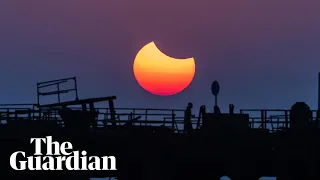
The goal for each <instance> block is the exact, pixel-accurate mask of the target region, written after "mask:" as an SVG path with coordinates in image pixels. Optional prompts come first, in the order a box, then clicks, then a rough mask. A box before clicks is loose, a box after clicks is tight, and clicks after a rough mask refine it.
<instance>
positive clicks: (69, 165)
mask: <svg viewBox="0 0 320 180" xmlns="http://www.w3.org/2000/svg"><path fill="white" fill-rule="evenodd" d="M33 142H34V144H35V153H34V155H33V156H28V157H26V153H25V152H23V151H17V152H15V153H13V154H12V155H11V156H10V166H11V167H12V168H13V169H14V170H52V171H54V170H117V169H116V158H115V157H114V156H103V157H98V156H90V157H87V156H86V155H87V152H86V151H82V152H81V153H80V152H79V151H72V149H73V147H72V144H71V143H70V142H63V143H61V145H60V143H59V142H57V141H54V142H52V137H51V136H47V137H46V138H31V139H30V144H32V143H33ZM42 143H43V144H46V146H47V152H46V154H45V155H43V153H42V152H41V144H42ZM53 149H54V151H53ZM80 154H81V155H80Z"/></svg>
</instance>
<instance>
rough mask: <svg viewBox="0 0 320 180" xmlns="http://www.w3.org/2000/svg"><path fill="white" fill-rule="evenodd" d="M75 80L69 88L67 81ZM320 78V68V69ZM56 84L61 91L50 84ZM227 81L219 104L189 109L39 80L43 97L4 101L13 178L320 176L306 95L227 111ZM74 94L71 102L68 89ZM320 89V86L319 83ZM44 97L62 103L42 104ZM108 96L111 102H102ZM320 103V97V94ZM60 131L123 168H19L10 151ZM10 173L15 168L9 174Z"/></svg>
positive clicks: (5, 154) (4, 151) (5, 146)
mask: <svg viewBox="0 0 320 180" xmlns="http://www.w3.org/2000/svg"><path fill="white" fill-rule="evenodd" d="M67 83H71V85H72V87H71V88H67V89H63V88H62V87H63V86H62V85H63V84H67ZM319 84H320V74H319ZM48 87H51V88H52V87H56V90H55V91H44V90H45V89H46V88H48ZM219 89H220V88H219V84H218V82H217V81H215V82H214V83H213V84H212V93H213V95H214V96H215V97H216V101H215V105H214V111H213V112H211V109H212V108H207V107H206V106H201V107H200V109H199V113H198V114H197V115H193V113H192V109H194V107H192V104H191V103H189V105H188V106H187V108H186V109H137V108H136V109H135V108H116V107H115V103H114V101H115V100H116V97H115V96H110V97H101V98H90V99H79V97H78V90H77V81H76V78H75V77H73V78H66V79H59V80H54V81H47V82H40V83H38V84H37V94H38V101H37V103H35V104H5V105H1V108H0V122H1V124H0V144H1V149H0V153H1V156H0V164H1V170H3V172H7V173H1V175H0V176H4V177H5V178H6V179H11V180H13V179H22V178H23V179H26V178H27V177H30V178H32V179H59V180H60V179H78V180H82V179H83V180H84V179H88V178H90V177H117V178H118V179H119V180H132V179H133V180H136V179H137V180H138V179H139V180H142V179H145V180H152V179H156V180H158V179H159V180H160V179H181V180H189V179H190V180H191V179H208V180H209V179H211V180H218V179H220V177H222V176H228V177H230V178H231V179H232V180H238V179H239V180H257V179H259V178H260V177H262V176H273V177H277V179H278V180H302V179H308V180H311V179H312V180H313V179H320V173H319V172H320V166H318V167H317V164H318V161H319V158H320V153H319V147H320V146H318V145H319V144H320V142H319V140H318V139H319V137H320V133H319V132H320V131H319V129H318V127H319V125H318V124H319V118H320V113H319V112H320V111H318V110H315V111H314V110H310V108H309V107H308V105H307V104H305V103H303V102H297V103H295V104H294V105H293V106H292V107H291V108H290V109H285V110H282V109H259V110H258V109H242V110H240V112H239V113H236V112H234V105H233V104H230V106H229V112H228V113H223V112H221V111H220V109H219V107H218V104H217V95H218V93H219ZM66 93H68V94H71V93H73V94H74V98H73V99H74V100H72V101H67V102H63V101H61V99H60V95H61V94H66ZM319 94H320V85H319ZM43 96H57V102H56V103H52V104H42V103H41V98H42V97H43ZM99 102H107V104H108V107H105V108H98V107H96V104H97V103H99ZM319 106H320V98H319ZM49 135H50V136H52V137H53V138H54V139H55V140H58V141H60V142H63V141H70V142H72V143H73V145H74V148H75V149H79V150H86V151H87V152H88V155H97V156H106V155H112V156H115V157H117V170H116V171H14V170H13V169H12V168H11V167H10V166H9V157H10V155H11V154H12V153H13V152H15V151H18V150H23V151H25V152H26V153H30V154H32V153H34V147H33V146H31V145H30V138H31V137H45V136H49ZM4 174H8V175H4Z"/></svg>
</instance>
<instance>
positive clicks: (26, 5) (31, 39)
mask: <svg viewBox="0 0 320 180" xmlns="http://www.w3.org/2000/svg"><path fill="white" fill-rule="evenodd" d="M319 17H320V1H319V0H290V1H288V0H260V1H257V0H242V1H239V0H216V1H213V0H158V1H155V0H153V1H151V0H108V1H106V0H90V1H89V0H54V1H44V0H28V1H16V0H1V2H0V82H1V87H0V98H1V102H2V103H27V102H35V101H36V96H35V93H36V91H35V90H36V89H35V88H36V86H35V85H36V82H37V81H41V80H51V79H56V78H64V77H69V76H77V77H78V81H79V88H80V97H94V96H108V95H117V96H118V101H117V102H116V105H117V106H120V107H155V108H184V107H185V106H186V104H187V103H188V102H189V101H191V102H193V103H194V106H195V107H196V108H199V107H200V105H202V104H204V105H208V106H211V105H213V102H214V101H213V96H212V95H211V92H210V86H211V82H212V81H213V80H218V81H219V82H220V85H221V93H220V97H219V102H220V105H221V108H222V110H224V109H226V108H227V106H228V104H229V103H234V104H235V106H236V109H237V108H289V107H290V106H291V105H292V104H293V103H294V102H296V101H306V102H307V103H308V104H309V105H310V106H311V107H313V108H316V104H317V73H318V71H319V70H320V68H319V67H320V36H319V32H320V21H319ZM150 41H155V42H156V44H157V45H158V46H159V47H160V49H161V50H162V51H164V52H165V53H166V54H168V55H170V56H174V57H189V56H193V57H195V60H196V76H195V79H194V81H193V83H192V84H191V86H189V88H187V89H186V90H185V91H183V92H182V93H180V94H178V95H176V96H173V97H158V96H154V95H151V94H149V93H147V92H146V91H144V90H143V89H142V88H140V86H139V85H138V84H137V83H136V81H135V80H134V77H133V72H132V63H133V59H134V57H135V54H136V53H137V51H138V50H139V49H140V48H141V47H142V46H143V45H145V44H147V43H148V42H150Z"/></svg>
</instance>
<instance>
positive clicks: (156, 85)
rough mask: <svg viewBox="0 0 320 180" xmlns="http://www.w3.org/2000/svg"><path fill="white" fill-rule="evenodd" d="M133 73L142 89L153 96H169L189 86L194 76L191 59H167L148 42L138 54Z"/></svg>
mask: <svg viewBox="0 0 320 180" xmlns="http://www.w3.org/2000/svg"><path fill="white" fill-rule="evenodd" d="M133 73H134V76H135V78H136V80H137V81H138V83H139V84H140V86H141V87H142V88H143V89H145V90H147V91H148V92H150V93H152V94H155V95H160V96H169V95H174V94H177V93H179V92H181V91H183V90H184V89H185V88H186V87H188V86H189V85H190V83H191V82H192V80H193V77H194V74H195V62H194V59H193V58H187V59H176V58H172V57H169V56H167V55H165V54H164V53H162V52H161V51H160V50H159V49H158V48H157V46H156V45H155V43H154V42H150V43H149V44H147V45H145V46H144V47H143V48H142V49H141V50H140V51H139V52H138V54H137V56H136V58H135V60H134V63H133Z"/></svg>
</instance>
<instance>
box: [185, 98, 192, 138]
mask: <svg viewBox="0 0 320 180" xmlns="http://www.w3.org/2000/svg"><path fill="white" fill-rule="evenodd" d="M192 107H193V105H192V103H188V106H187V108H186V110H185V112H184V131H185V132H190V131H191V130H192V124H191V117H192V111H191V109H192Z"/></svg>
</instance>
